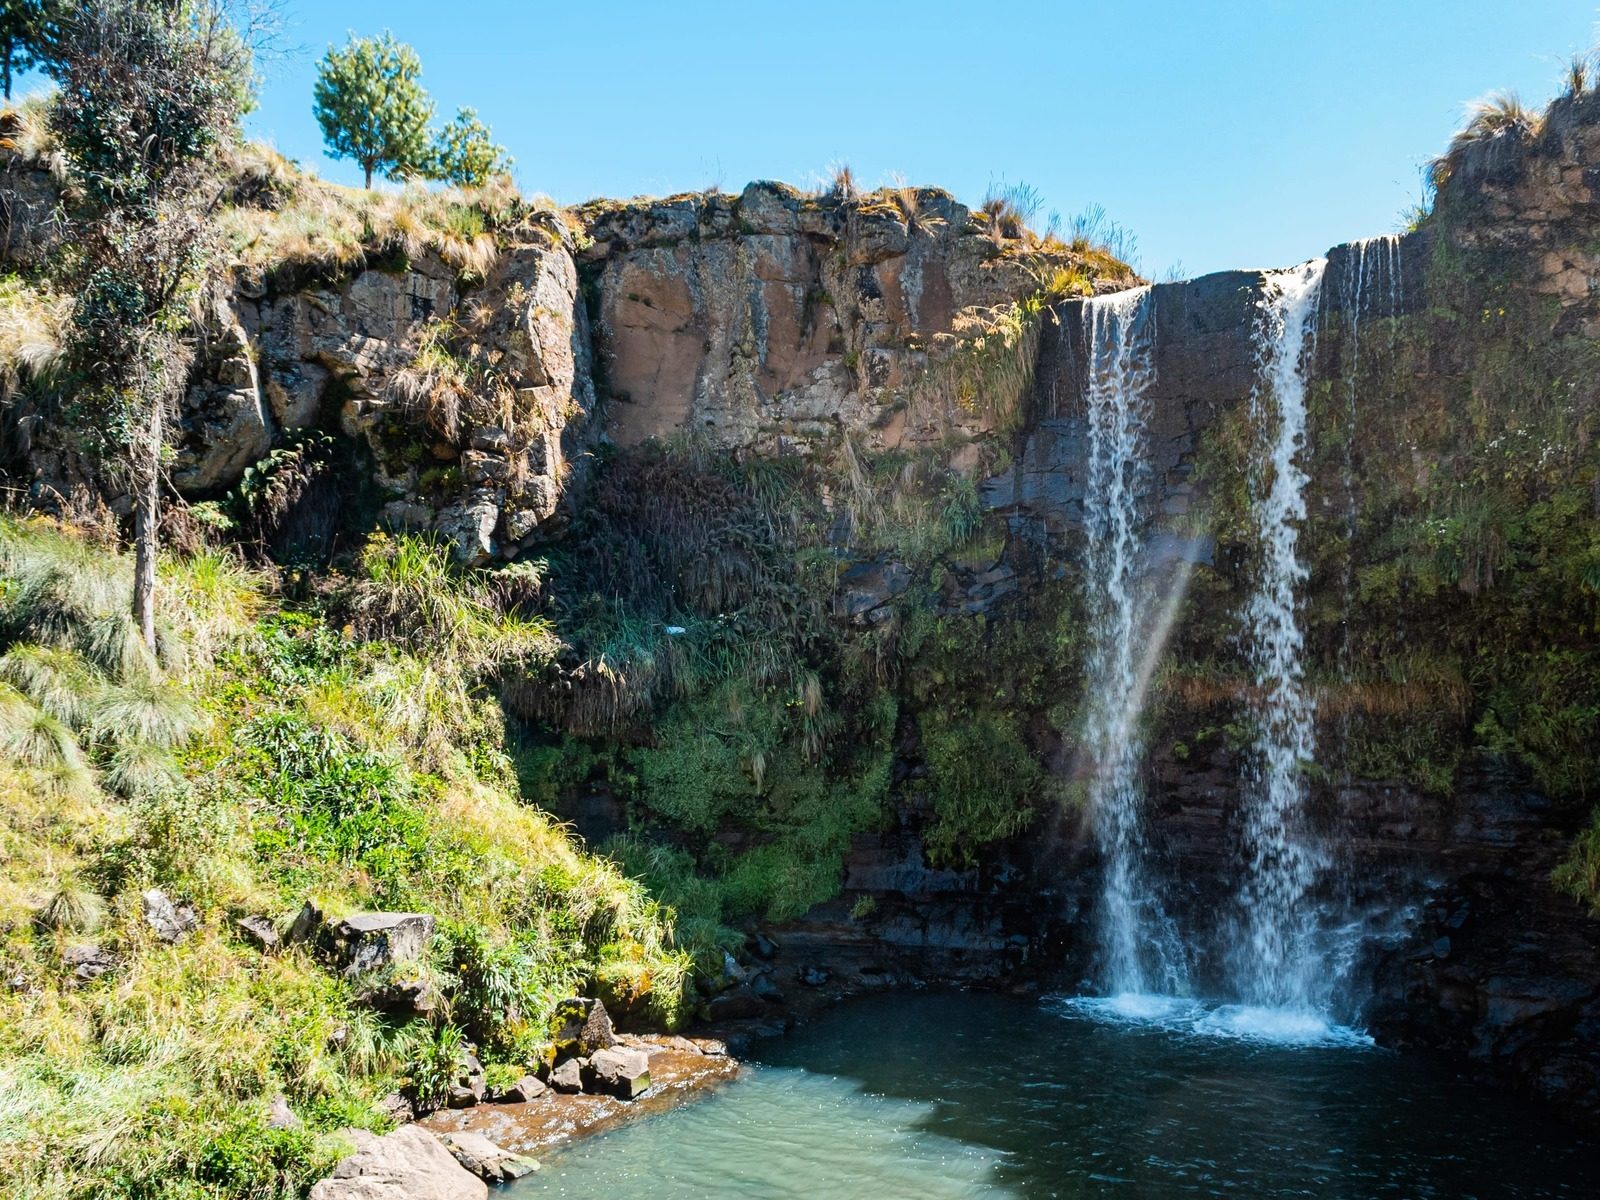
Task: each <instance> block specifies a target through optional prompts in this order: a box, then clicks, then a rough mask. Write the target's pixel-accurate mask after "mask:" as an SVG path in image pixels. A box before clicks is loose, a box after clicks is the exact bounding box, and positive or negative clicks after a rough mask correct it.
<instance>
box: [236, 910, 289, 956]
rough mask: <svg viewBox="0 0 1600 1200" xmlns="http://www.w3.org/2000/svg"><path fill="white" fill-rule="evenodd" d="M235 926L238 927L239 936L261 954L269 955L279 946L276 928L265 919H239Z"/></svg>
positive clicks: (252, 917) (253, 917)
mask: <svg viewBox="0 0 1600 1200" xmlns="http://www.w3.org/2000/svg"><path fill="white" fill-rule="evenodd" d="M235 924H236V925H237V926H238V927H239V936H241V937H242V938H244V940H245V941H247V942H249V943H250V944H251V945H252V946H254V947H255V948H256V949H257V950H259V951H261V952H262V953H263V954H271V953H272V952H273V951H274V950H276V949H277V948H278V946H279V945H280V944H281V941H280V939H279V937H278V927H277V926H276V925H274V924H273V923H272V921H271V920H270V919H269V918H267V917H262V916H256V915H251V916H248V917H240V918H239V919H238V921H236V922H235Z"/></svg>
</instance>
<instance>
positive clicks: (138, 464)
mask: <svg viewBox="0 0 1600 1200" xmlns="http://www.w3.org/2000/svg"><path fill="white" fill-rule="evenodd" d="M49 42H50V44H49V54H48V63H49V66H50V68H51V73H52V74H53V75H54V76H55V78H56V81H57V83H58V84H59V86H60V92H59V95H58V96H57V98H56V100H55V102H54V103H53V104H52V106H51V108H50V128H51V131H52V132H53V133H54V135H55V138H56V140H57V142H58V144H59V148H60V151H61V153H62V155H63V156H64V159H65V162H66V164H67V169H68V175H69V178H70V180H71V183H72V185H73V186H74V188H75V189H76V190H77V192H78V198H77V202H76V203H74V204H73V205H71V206H70V207H65V206H64V207H63V208H62V209H61V210H60V211H61V217H62V221H63V224H64V226H65V227H64V229H63V230H62V233H63V236H64V240H66V241H68V242H70V243H71V244H72V246H73V253H72V254H71V255H69V256H66V259H65V263H64V266H65V269H64V270H63V271H61V272H60V273H59V275H58V277H57V280H56V282H57V284H58V285H59V286H60V288H61V290H62V291H64V292H67V293H69V294H72V295H73V296H74V302H73V310H72V321H71V324H70V326H69V329H68V333H67V337H66V344H65V354H64V358H65V360H66V364H67V368H68V370H69V371H70V373H71V375H72V377H73V378H72V380H71V385H72V386H70V387H69V388H67V389H64V390H65V391H66V392H67V393H68V394H69V395H70V397H71V399H70V401H69V402H68V406H67V412H66V413H64V414H63V415H64V416H65V417H66V419H67V420H68V421H69V422H71V423H72V424H73V425H75V426H77V427H79V428H80V429H82V430H83V431H84V432H85V438H86V441H87V443H88V445H87V446H86V449H88V451H89V452H90V453H91V454H92V455H93V456H94V457H96V458H99V459H101V460H109V461H108V464H107V465H108V467H109V469H110V470H112V471H121V472H124V473H125V474H126V476H127V478H128V481H129V490H130V492H131V493H132V495H133V497H134V502H133V505H134V521H133V524H134V533H133V540H134V546H135V551H136V565H135V571H134V586H133V592H132V604H133V607H134V611H135V615H136V617H137V619H138V622H139V627H140V630H141V632H142V634H143V636H144V640H145V643H146V645H147V646H148V647H149V648H150V649H151V650H154V648H155V611H154V590H155V571H156V543H157V539H158V537H159V525H160V506H161V463H162V455H163V451H164V448H165V445H166V436H167V435H166V429H165V416H166V410H167V408H168V407H169V406H170V405H172V404H173V402H174V400H175V399H176V397H177V396H178V395H180V394H181V393H182V391H183V388H184V386H185V384H186V383H187V376H186V371H187V367H188V364H189V361H190V355H191V351H190V350H189V348H188V346H187V345H186V343H185V341H184V337H183V335H184V333H185V332H186V330H187V328H188V325H189V323H190V319H191V316H190V314H191V312H192V308H193V305H192V303H191V301H192V300H193V298H194V295H195V293H196V291H197V290H198V288H199V286H200V284H201V282H202V280H203V278H204V275H205V267H206V261H207V252H208V250H209V249H210V246H211V232H212V230H211V225H210V216H211V205H212V202H213V196H214V192H215V185H214V180H213V170H214V167H213V164H214V161H215V158H216V151H217V149H218V148H219V147H220V146H222V145H223V144H225V143H226V142H227V141H228V140H229V139H230V138H231V137H232V136H233V133H234V131H235V128H236V126H237V122H238V118H239V113H240V108H241V105H242V104H243V103H244V101H245V99H246V97H245V95H244V94H243V92H242V90H241V87H240V82H239V81H240V80H241V79H248V78H249V77H250V51H249V48H248V47H247V46H246V45H245V43H244V42H243V41H242V40H241V39H240V38H239V37H238V36H237V35H235V34H234V33H233V31H232V30H231V28H230V27H229V25H228V22H227V13H226V12H225V10H224V8H223V7H222V6H221V5H220V4H218V3H214V2H210V0H207V2H204V3H195V4H181V5H179V4H169V3H160V2H157V0H107V2H106V3H104V4H101V5H84V6H82V7H81V8H72V9H68V10H63V11H62V12H61V13H59V14H58V17H57V19H55V20H53V21H52V22H51V29H50V39H49ZM90 435H92V436H90Z"/></svg>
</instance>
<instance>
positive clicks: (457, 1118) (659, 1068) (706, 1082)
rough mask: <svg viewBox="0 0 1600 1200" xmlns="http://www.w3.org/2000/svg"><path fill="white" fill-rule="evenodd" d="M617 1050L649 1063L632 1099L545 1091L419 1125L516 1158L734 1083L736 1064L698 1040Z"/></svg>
mask: <svg viewBox="0 0 1600 1200" xmlns="http://www.w3.org/2000/svg"><path fill="white" fill-rule="evenodd" d="M619 1041H620V1043H621V1045H622V1046H624V1047H626V1048H628V1049H631V1050H638V1051H642V1052H643V1053H644V1054H645V1055H646V1057H647V1061H648V1063H649V1071H650V1080H651V1083H652V1085H653V1086H652V1087H651V1088H650V1090H649V1091H648V1092H646V1093H645V1094H644V1095H642V1096H641V1097H639V1099H637V1100H631V1101H630V1100H619V1099H617V1098H616V1097H615V1096H599V1095H591V1094H572V1095H563V1094H561V1093H559V1092H555V1091H547V1092H545V1093H544V1094H543V1095H540V1096H537V1097H535V1098H533V1099H532V1100H529V1101H528V1102H526V1103H524V1104H480V1105H478V1107H476V1108H469V1109H464V1110H462V1111H459V1112H448V1111H443V1112H436V1113H434V1114H433V1115H432V1116H430V1117H428V1118H427V1119H426V1120H424V1121H423V1122H422V1123H421V1124H422V1127H423V1128H425V1129H431V1130H433V1131H434V1132H436V1133H440V1134H444V1133H452V1132H458V1131H471V1132H475V1133H481V1134H483V1135H484V1136H485V1137H487V1138H488V1139H489V1140H490V1141H491V1142H494V1143H495V1144H496V1145H498V1146H502V1147H504V1148H505V1149H507V1150H510V1151H512V1152H514V1153H517V1154H524V1155H537V1154H538V1153H539V1152H541V1151H543V1150H545V1149H547V1148H549V1147H551V1146H559V1145H561V1144H563V1143H566V1142H571V1141H576V1140H577V1139H579V1138H585V1137H590V1136H592V1135H594V1134H597V1133H604V1132H605V1131H606V1130H608V1129H612V1128H615V1127H616V1126H618V1125H621V1124H623V1123H625V1122H627V1121H631V1120H633V1119H634V1118H636V1117H643V1116H648V1115H650V1114H652V1113H660V1112H665V1111H667V1110H668V1109H673V1108H676V1107H678V1106H679V1105H680V1104H686V1103H688V1102H689V1101H691V1100H695V1099H698V1098H699V1097H701V1096H704V1095H708V1094H710V1092H711V1091H713V1090H714V1089H715V1088H717V1087H719V1086H721V1085H722V1084H725V1083H727V1082H729V1081H730V1080H732V1079H734V1078H736V1077H737V1076H738V1074H739V1071H740V1064H739V1061H738V1060H737V1059H735V1058H732V1057H730V1056H729V1055H727V1054H726V1053H722V1052H721V1051H722V1049H723V1047H722V1045H721V1043H710V1044H708V1046H707V1047H706V1049H707V1050H715V1051H717V1052H716V1053H707V1052H706V1051H705V1050H702V1048H701V1046H700V1040H699V1039H691V1038H682V1037H658V1036H649V1037H633V1036H630V1035H627V1034H624V1035H622V1037H621V1038H620V1039H619Z"/></svg>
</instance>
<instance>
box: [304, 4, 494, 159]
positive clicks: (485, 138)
mask: <svg viewBox="0 0 1600 1200" xmlns="http://www.w3.org/2000/svg"><path fill="white" fill-rule="evenodd" d="M421 76H422V60H421V59H420V58H418V57H417V52H416V51H415V50H414V49H412V48H411V47H410V46H408V45H406V44H405V43H404V42H397V41H395V38H394V35H393V34H391V33H389V32H388V31H385V32H384V33H383V35H382V36H381V37H366V38H363V37H356V36H355V35H353V34H352V35H351V37H350V41H349V42H348V43H347V44H346V45H345V47H344V48H343V49H342V50H337V49H335V48H334V47H332V46H329V47H328V53H327V54H326V55H325V56H324V57H323V59H322V63H321V66H320V67H319V68H318V71H317V82H316V87H315V90H314V93H313V100H314V112H315V114H316V118H317V123H318V124H319V125H321V126H322V136H323V139H324V140H325V141H326V142H327V145H328V153H329V154H331V155H332V156H333V157H334V158H348V159H351V160H353V161H354V162H356V163H357V164H359V165H360V167H361V170H362V172H363V173H364V174H365V176H366V187H367V189H368V190H371V188H372V176H373V174H374V173H377V174H381V175H382V176H384V178H386V179H393V180H399V181H402V182H406V181H410V180H415V179H438V180H444V181H445V182H447V183H451V184H455V185H457V186H459V187H469V188H481V187H485V186H487V185H488V184H490V183H491V182H493V181H494V180H496V179H498V178H501V177H502V176H506V175H509V174H510V172H511V168H512V165H513V164H512V160H511V157H510V156H509V155H508V154H506V152H505V148H504V147H502V146H497V145H495V142H494V133H493V131H492V130H491V129H490V128H489V127H488V126H487V125H485V124H484V123H483V122H482V121H481V120H479V118H478V113H477V110H476V109H472V108H463V109H460V110H458V111H457V112H456V115H455V117H454V118H452V119H451V120H450V121H449V122H448V123H446V124H445V126H444V128H442V129H440V130H439V131H438V132H437V133H433V134H430V133H429V131H428V123H429V122H430V121H431V120H432V119H433V107H434V106H433V101H432V100H431V99H429V97H428V93H427V92H426V91H425V90H424V89H423V86H422V81H421Z"/></svg>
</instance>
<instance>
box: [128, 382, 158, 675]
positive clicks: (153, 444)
mask: <svg viewBox="0 0 1600 1200" xmlns="http://www.w3.org/2000/svg"><path fill="white" fill-rule="evenodd" d="M140 457H141V458H142V459H143V461H142V462H141V463H139V465H138V468H137V469H136V471H135V472H134V477H135V479H136V481H137V482H136V483H135V485H134V497H133V619H134V620H135V621H136V622H138V625H139V635H140V636H141V637H142V638H144V644H145V647H146V648H147V649H148V650H149V651H150V653H151V654H152V655H153V654H155V652H156V549H157V545H158V542H159V540H160V526H161V405H160V404H159V403H157V404H155V405H154V406H152V409H151V412H150V435H149V442H148V444H147V445H146V446H144V447H143V448H142V450H141V452H140Z"/></svg>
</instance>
